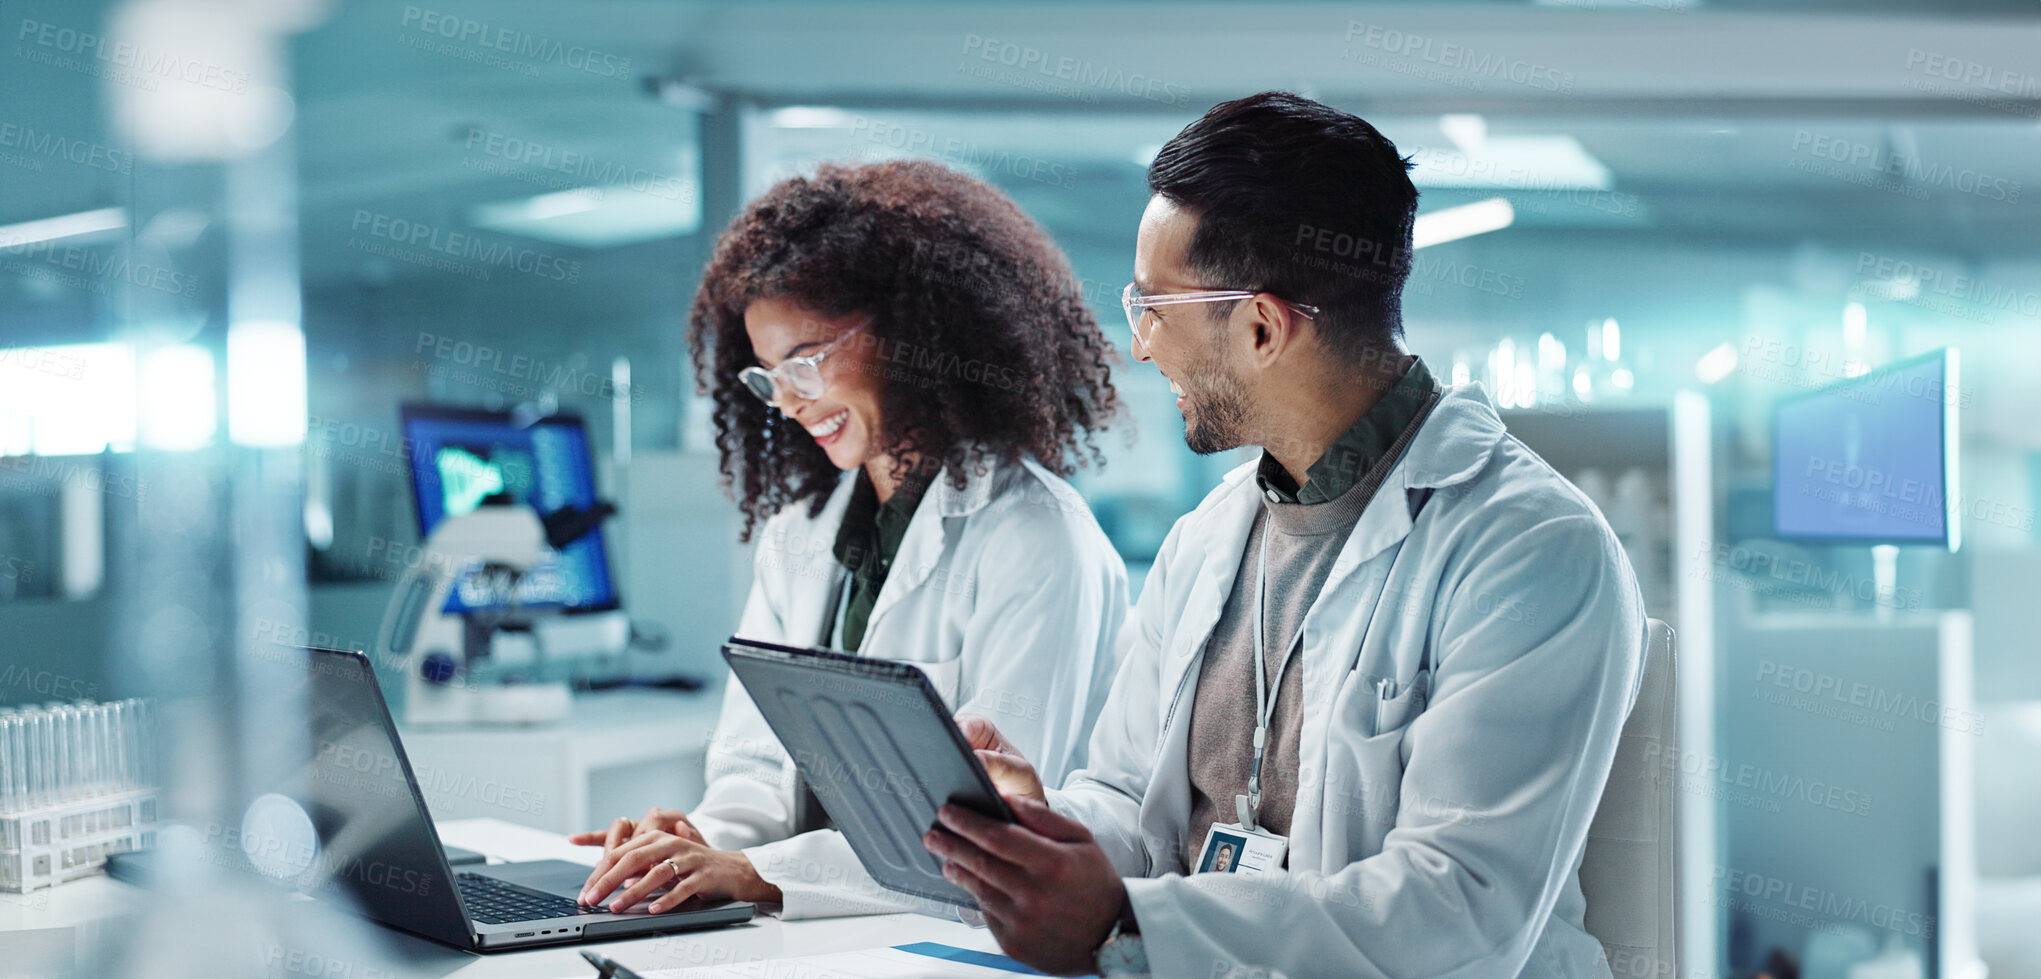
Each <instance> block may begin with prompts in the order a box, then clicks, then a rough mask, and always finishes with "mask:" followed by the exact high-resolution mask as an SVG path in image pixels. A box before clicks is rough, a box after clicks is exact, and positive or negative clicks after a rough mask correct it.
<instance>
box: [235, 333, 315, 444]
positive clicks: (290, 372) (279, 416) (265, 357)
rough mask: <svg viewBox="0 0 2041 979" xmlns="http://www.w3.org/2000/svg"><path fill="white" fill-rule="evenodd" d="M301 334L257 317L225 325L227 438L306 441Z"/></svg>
mask: <svg viewBox="0 0 2041 979" xmlns="http://www.w3.org/2000/svg"><path fill="white" fill-rule="evenodd" d="M305 415H306V412H305V334H304V333H303V332H302V331H300V330H299V329H298V327H297V324H295V323H287V322H284V321H282V320H258V321H254V322H246V323H236V324H234V325H233V326H231V327H228V329H227V437H228V438H230V439H232V440H233V441H234V443H235V444H236V445H249V446H257V447H260V448H282V447H286V446H292V445H298V444H300V443H302V442H304V440H305V428H306V423H307V419H306V417H305Z"/></svg>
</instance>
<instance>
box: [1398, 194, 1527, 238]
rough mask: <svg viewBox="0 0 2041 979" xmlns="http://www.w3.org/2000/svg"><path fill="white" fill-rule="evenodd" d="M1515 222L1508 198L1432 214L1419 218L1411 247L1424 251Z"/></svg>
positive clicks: (1505, 226)
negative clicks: (1426, 248) (1433, 246)
mask: <svg viewBox="0 0 2041 979" xmlns="http://www.w3.org/2000/svg"><path fill="white" fill-rule="evenodd" d="M1516 219H1517V212H1516V209H1515V208H1513V207H1511V206H1510V204H1509V200H1508V199H1507V198H1502V197H1491V198H1489V199H1487V200H1485V201H1475V202H1474V203H1472V204H1462V205H1460V206H1459V207H1449V208H1446V209H1445V210H1442V211H1431V212H1428V213H1425V214H1420V215H1418V216H1417V226H1416V227H1415V228H1413V229H1411V245H1412V247H1414V248H1425V247H1429V246H1431V245H1438V244H1444V243H1445V242H1448V241H1458V240H1460V239H1462V238H1470V237H1473V236H1474V235H1479V234H1487V233H1488V232H1490V231H1501V230H1502V229H1504V228H1507V227H1509V226H1510V225H1511V224H1512V223H1513V222H1515V221H1516Z"/></svg>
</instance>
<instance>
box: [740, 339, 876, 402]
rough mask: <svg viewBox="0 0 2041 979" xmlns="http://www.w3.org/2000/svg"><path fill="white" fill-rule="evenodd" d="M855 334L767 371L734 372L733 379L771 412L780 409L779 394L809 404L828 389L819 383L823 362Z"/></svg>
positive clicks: (747, 370)
mask: <svg viewBox="0 0 2041 979" xmlns="http://www.w3.org/2000/svg"><path fill="white" fill-rule="evenodd" d="M859 332H861V331H859V330H856V329H853V330H849V331H846V332H845V333H844V334H843V335H842V336H840V337H837V338H836V339H834V340H831V341H829V343H828V344H827V345H826V346H824V347H823V348H822V349H820V350H817V351H815V352H814V353H812V354H808V355H806V356H804V357H788V358H787V359H785V360H782V361H780V363H779V366H777V367H774V368H772V369H771V370H767V369H766V368H763V367H756V366H754V367H746V368H744V369H743V370H741V371H738V372H737V379H738V380H740V381H743V382H744V386H745V387H747V388H750V389H751V393H752V394H755V395H758V400H760V401H763V402H765V403H766V404H769V405H771V406H773V407H775V408H779V407H782V406H781V404H780V401H779V399H780V392H782V391H791V392H793V394H794V395H795V396H796V397H799V398H801V399H803V400H808V401H812V400H814V399H816V398H819V397H821V396H822V392H824V391H826V390H828V389H829V384H828V382H826V381H824V380H823V379H822V361H823V359H824V358H826V357H828V356H829V355H830V354H831V353H834V352H835V350H836V347H837V345H838V344H841V343H842V342H843V341H845V340H848V339H850V338H851V337H852V336H853V335H855V334H857V333H859Z"/></svg>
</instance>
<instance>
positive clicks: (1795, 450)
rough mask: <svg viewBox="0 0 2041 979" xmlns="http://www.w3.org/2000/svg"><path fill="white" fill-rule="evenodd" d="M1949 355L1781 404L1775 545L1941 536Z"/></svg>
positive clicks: (1939, 538) (1937, 538)
mask: <svg viewBox="0 0 2041 979" xmlns="http://www.w3.org/2000/svg"><path fill="white" fill-rule="evenodd" d="M1946 366H1947V352H1946V351H1945V352H1940V353H1936V354H1933V355H1930V356H1928V357H1925V358H1922V359H1920V360H1917V361H1910V362H1907V363H1903V364H1899V365H1895V366H1893V367H1889V368H1885V369H1882V370H1878V371H1874V372H1871V373H1869V374H1865V375H1863V376H1862V377H1857V378H1852V379H1851V380H1848V381H1845V382H1843V383H1841V384H1837V385H1834V386H1833V387H1829V388H1826V389H1823V390H1821V391H1818V392H1815V393H1813V394H1808V395H1802V396H1800V397H1796V398H1792V399H1789V400H1787V401H1784V402H1781V403H1780V405H1779V408H1778V413H1777V418H1776V425H1775V426H1774V433H1775V437H1776V442H1775V445H1774V449H1775V451H1776V454H1775V456H1774V461H1773V477H1774V478H1773V484H1772V485H1773V507H1772V512H1773V519H1774V523H1775V529H1776V530H1777V532H1778V535H1779V536H1780V537H1784V538H1805V539H1822V540H1843V541H1863V542H1866V543H1877V542H1888V543H1937V542H1943V541H1946V540H1947V538H1948V526H1947V524H1948V506H1947V504H1946V501H1947V499H1948V479H1947V476H1948V470H1947V468H1946V467H1947V465H1948V462H1947V460H1948V452H1947V449H1948V446H1946V445H1944V444H1943V442H1944V438H1945V432H1946V428H1945V423H1944V418H1943V414H1944V412H1945V411H1946V410H1947V408H1948V403H1953V400H1954V396H1955V392H1953V391H1950V390H1946V389H1945V388H1946V386H1947V385H1946V378H1947V377H1948V373H1947V371H1946Z"/></svg>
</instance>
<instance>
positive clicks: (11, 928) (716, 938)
mask: <svg viewBox="0 0 2041 979" xmlns="http://www.w3.org/2000/svg"><path fill="white" fill-rule="evenodd" d="M439 831H440V836H441V838H442V839H444V840H445V841H446V842H447V843H449V844H451V845H454V846H462V847H466V848H468V849H470V850H478V851H480V852H482V853H485V854H488V855H489V856H490V858H491V860H492V861H494V860H498V859H502V860H544V859H562V860H574V861H576V862H579V863H591V862H592V861H593V854H594V853H595V852H596V851H594V850H592V849H588V848H583V847H576V846H571V845H569V844H568V843H567V842H566V840H565V839H564V838H562V837H560V836H558V835H555V834H551V833H546V832H542V831H539V830H534V829H530V828H528V827H523V826H518V825H515V824H512V823H507V822H503V821H501V820H496V819H461V820H453V821H450V822H441V823H440V824H439ZM152 897H153V896H152V895H150V894H149V893H148V892H146V891H143V890H141V889H139V888H136V887H132V886H129V885H127V884H124V883H121V882H119V881H115V880H111V879H108V878H106V877H88V878H86V879H84V880H79V881H73V882H71V883H69V884H62V885H59V886H57V887H54V888H50V889H48V890H44V891H40V892H37V893H35V894H0V977H11V976H17V975H20V976H38V977H42V976H63V975H79V976H86V975H90V976H94V977H99V976H119V975H169V974H173V973H172V966H171V963H170V961H168V960H169V959H172V958H178V957H179V956H169V955H164V954H162V953H161V949H160V946H161V945H162V944H164V943H174V944H176V945H178V946H180V947H181V949H182V951H183V953H184V955H183V956H181V957H183V958H189V959H191V961H194V962H198V963H201V964H203V965H205V966H207V967H208V968H201V969H198V970H196V971H193V972H190V973H187V974H193V975H200V974H203V975H219V976H227V975H257V976H274V977H317V979H396V977H408V976H432V977H452V976H460V977H481V976H488V977H504V979H510V977H517V979H551V977H570V976H584V975H585V976H593V975H594V974H595V973H594V970H592V969H590V968H589V967H588V965H587V963H586V962H584V961H582V959H581V956H580V955H579V954H578V952H577V950H578V949H583V948H593V949H598V950H600V951H601V952H602V953H603V954H605V955H608V956H610V957H611V958H614V959H616V960H617V961H619V962H622V963H623V964H624V965H626V966H629V967H631V968H633V969H635V970H637V971H639V972H647V971H650V970H654V969H680V968H690V967H697V966H706V965H718V964H727V963H732V962H744V961H750V960H755V959H769V958H789V957H793V956H797V955H815V954H820V953H825V952H838V951H849V950H853V949H861V948H875V947H880V946H887V945H900V944H905V943H908V942H919V941H930V942H942V943H945V944H949V945H955V946H958V947H962V948H974V949H982V950H985V951H997V945H996V944H995V943H994V942H993V940H992V936H991V935H990V934H989V933H988V932H985V931H983V930H979V929H974V928H970V927H968V926H966V925H964V924H962V923H960V922H956V921H942V920H938V919H935V918H929V917H924V916H921V915H914V914H891V915H873V916H869V917H855V918H825V919H820V920H813V921H793V922H782V921H780V920H779V919H777V918H772V917H767V916H764V915H761V916H759V917H758V918H756V919H754V920H753V921H752V922H751V923H749V924H744V925H736V926H732V927H729V928H720V929H712V930H708V931H697V932H684V933H681V934H677V935H660V936H655V937H650V938H639V939H632V940H629V941H619V942H605V943H600V944H590V945H562V946H552V947H547V948H539V949H532V950H530V951H523V952H498V953H495V954H491V955H486V956H485V955H477V954H475V953H472V952H465V951H461V950H459V949H454V948H449V947H447V946H445V945H440V944H438V943H437V942H432V941H428V940H426V939H423V938H418V937H415V936H412V935H409V934H406V933H404V932H400V931H396V930H394V929H389V928H383V927H380V926H377V925H373V924H367V923H364V924H363V925H362V926H360V927H359V928H358V929H356V928H353V927H352V923H351V922H338V921H336V920H335V919H334V918H333V917H331V915H330V913H328V912H325V911H323V910H317V911H316V913H314V912H315V906H314V905H313V904H312V903H311V902H293V904H292V905H291V907H292V908H296V909H303V910H304V912H306V913H304V914H301V915H297V916H292V915H288V914H286V915H283V916H282V919H283V921H284V925H285V929H286V931H287V932H288V931H291V930H295V931H297V932H298V937H299V938H301V939H304V941H303V947H304V948H305V950H304V951H298V952H296V953H295V954H291V953H286V952H285V951H284V949H283V945H282V944H280V943H279V940H278V939H277V938H276V937H274V936H268V935H262V934H258V932H259V931H260V930H261V929H258V928H253V927H246V926H243V927H234V926H233V925H232V924H231V923H228V924H222V923H220V919H221V918H222V917H228V918H229V921H230V922H231V920H233V919H232V918H231V916H232V915H233V914H235V913H236V912H235V911H234V909H231V908H223V907H217V906H213V907H196V908H195V907H190V906H189V905H188V903H186V904H178V903H176V902H171V904H170V906H169V907H167V908H165V907H164V906H163V902H159V901H155V900H152ZM265 913H270V914H275V909H274V906H273V905H272V906H270V907H269V908H268V909H267V910H266V912H265ZM149 914H153V915H155V916H156V917H155V918H154V919H153V920H152V919H150V918H148V917H145V915H149ZM165 919H168V920H165ZM207 927H212V928H215V929H217V930H216V932H215V933H214V934H209V935H208V934H203V933H202V931H203V929H205V928H207ZM336 932H345V934H336ZM292 941H293V939H292V938H291V937H290V936H289V935H288V934H286V936H285V937H284V938H283V939H282V942H285V943H290V942H292ZM122 943H125V944H127V945H128V946H130V947H129V948H128V949H127V953H128V954H127V955H126V956H125V959H124V961H123V962H122V963H120V964H115V965H111V966H110V965H108V964H107V963H104V962H100V961H95V960H94V959H93V956H94V955H96V954H100V951H101V950H102V949H105V948H108V947H118V946H119V945H120V944H122ZM336 949H337V950H340V951H336ZM322 950H323V951H324V952H325V953H326V954H325V956H324V957H323V958H322V957H320V954H319V953H320V951H322ZM234 966H239V967H240V968H239V969H238V970H237V969H234V968H232V967H234Z"/></svg>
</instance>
